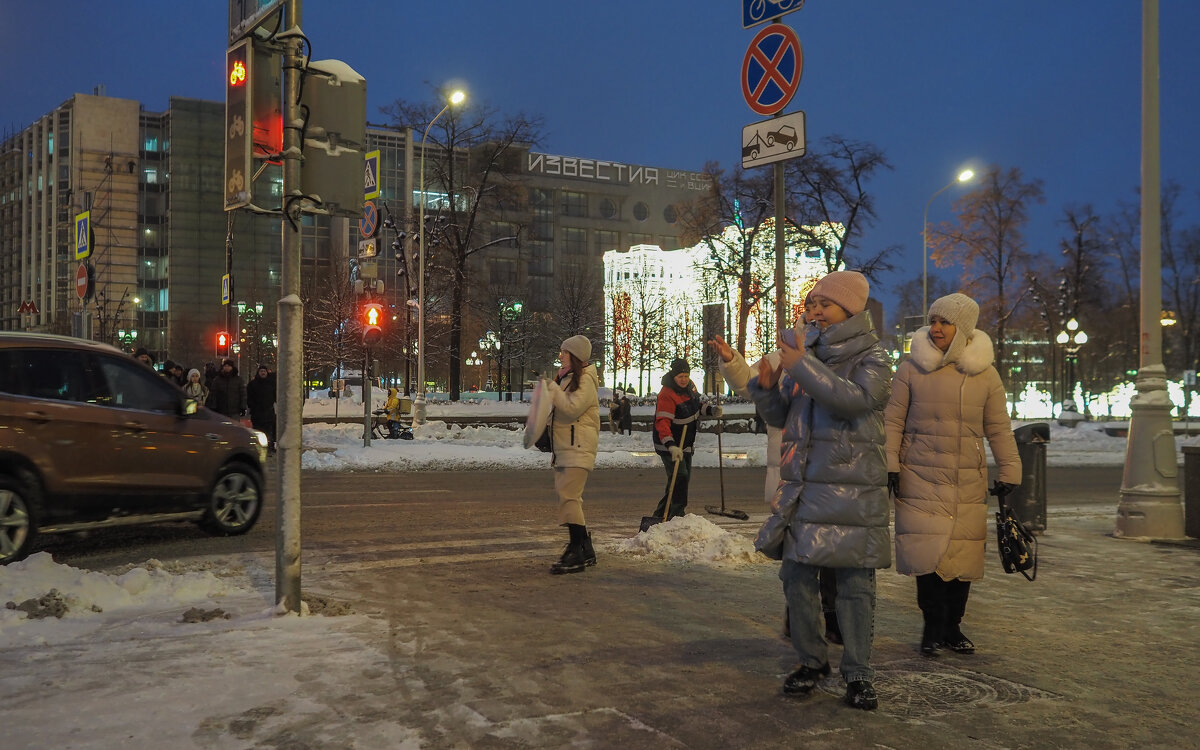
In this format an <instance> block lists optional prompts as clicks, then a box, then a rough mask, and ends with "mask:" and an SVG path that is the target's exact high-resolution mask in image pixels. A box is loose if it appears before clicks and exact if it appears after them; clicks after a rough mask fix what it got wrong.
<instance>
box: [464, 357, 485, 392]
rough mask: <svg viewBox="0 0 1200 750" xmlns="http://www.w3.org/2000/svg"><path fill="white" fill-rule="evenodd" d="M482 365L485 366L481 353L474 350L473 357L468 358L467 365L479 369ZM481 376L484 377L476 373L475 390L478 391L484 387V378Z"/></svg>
mask: <svg viewBox="0 0 1200 750" xmlns="http://www.w3.org/2000/svg"><path fill="white" fill-rule="evenodd" d="M482 364H483V360H482V359H480V358H479V352H477V351H475V350H472V351H471V356H469V357H467V361H466V365H467V366H468V367H479V366H480V365H482ZM481 375H482V374H481V373H476V377H475V388H476V389H479V388H482V387H483V383H482V380H483V378H482V376H481Z"/></svg>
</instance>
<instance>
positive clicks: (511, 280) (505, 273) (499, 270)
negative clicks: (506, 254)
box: [490, 258, 517, 286]
mask: <svg viewBox="0 0 1200 750" xmlns="http://www.w3.org/2000/svg"><path fill="white" fill-rule="evenodd" d="M490 276H491V282H492V284H495V285H500V286H503V285H511V284H516V283H517V264H516V263H514V262H513V261H511V260H504V259H503V258H497V259H495V260H493V261H492V263H491V274H490Z"/></svg>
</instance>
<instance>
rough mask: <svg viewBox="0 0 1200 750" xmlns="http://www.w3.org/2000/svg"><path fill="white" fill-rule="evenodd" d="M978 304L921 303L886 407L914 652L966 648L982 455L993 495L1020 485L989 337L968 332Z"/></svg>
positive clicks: (966, 300)
mask: <svg viewBox="0 0 1200 750" xmlns="http://www.w3.org/2000/svg"><path fill="white" fill-rule="evenodd" d="M978 320H979V305H977V304H976V303H975V301H974V300H972V299H971V298H970V297H968V296H967V295H965V294H951V295H949V296H946V297H942V298H941V299H938V300H937V301H935V302H934V303H933V304H932V305H931V306H930V307H929V325H928V326H926V327H924V328H921V329H920V330H918V331H917V332H916V333H915V334H913V339H912V351H911V353H910V355H909V356H908V358H907V359H905V360H904V361H903V362H901V363H900V367H899V368H898V369H897V371H896V377H895V379H894V380H893V381H892V395H891V399H890V400H889V401H888V405H887V409H886V410H885V412H884V426H885V429H886V432H887V462H888V486H889V488H890V489H891V490H892V494H893V495H894V496H895V504H896V570H897V571H898V572H900V573H905V574H908V575H915V576H916V577H917V605H918V606H919V607H920V608H921V613H922V615H923V616H924V620H925V628H924V631H923V633H922V636H921V653H922V654H924V655H926V656H934V655H936V653H937V651H938V650H939V649H941V648H948V649H950V650H952V651H955V652H958V653H963V654H969V653H974V651H975V644H974V643H972V642H971V641H970V639H968V638H967V637H966V636H965V635H963V633H962V630H961V628H960V623H961V622H962V618H963V615H964V613H965V612H966V608H967V597H968V596H969V594H970V591H971V581H976V580H979V579H980V578H982V577H983V553H984V543H985V538H986V534H987V514H988V508H987V475H988V464H987V455H986V454H985V452H984V447H983V441H984V439H986V440H987V441H988V444H989V446H990V447H991V449H992V456H993V457H994V459H995V461H996V467H997V469H998V475H999V476H998V482H997V485H996V488H997V491H999V492H1000V493H1007V492H1010V491H1011V490H1012V489H1014V488H1015V487H1016V485H1018V484H1019V483H1020V482H1021V458H1020V456H1019V455H1018V454H1017V443H1016V441H1015V440H1014V439H1013V433H1012V424H1011V423H1010V422H1009V419H1008V400H1007V398H1006V397H1005V392H1004V384H1003V383H1002V382H1001V381H1000V374H999V373H998V372H996V368H995V367H993V366H992V361H993V360H994V358H995V356H994V352H993V349H992V341H991V339H990V338H988V336H987V334H986V333H984V332H983V331H980V330H977V329H976V328H975V324H976V322H977V321H978Z"/></svg>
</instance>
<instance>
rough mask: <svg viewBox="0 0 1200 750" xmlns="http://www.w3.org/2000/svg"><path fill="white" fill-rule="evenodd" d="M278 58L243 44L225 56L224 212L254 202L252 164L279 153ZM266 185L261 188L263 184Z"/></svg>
mask: <svg viewBox="0 0 1200 750" xmlns="http://www.w3.org/2000/svg"><path fill="white" fill-rule="evenodd" d="M282 80H283V77H282V68H281V62H280V57H279V55H277V54H275V53H273V52H268V51H266V50H262V49H257V48H256V47H255V46H254V39H253V38H246V39H242V40H241V41H239V42H238V43H237V44H235V45H233V46H232V47H230V48H229V49H228V50H227V51H226V53H225V185H224V193H225V210H226V211H231V210H233V209H235V208H241V207H242V206H248V205H251V204H252V203H253V202H254V186H253V185H252V184H251V183H252V181H253V178H254V175H255V174H256V173H257V172H258V171H259V170H258V169H257V168H256V164H255V162H256V160H257V161H263V160H266V161H271V160H273V159H278V158H279V156H278V155H279V153H280V152H281V151H282V150H283V91H282ZM264 184H266V182H264Z"/></svg>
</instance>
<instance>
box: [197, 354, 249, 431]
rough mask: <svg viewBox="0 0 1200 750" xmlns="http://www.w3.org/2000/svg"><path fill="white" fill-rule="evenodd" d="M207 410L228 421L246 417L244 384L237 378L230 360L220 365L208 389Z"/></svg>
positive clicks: (234, 367) (236, 371)
mask: <svg viewBox="0 0 1200 750" xmlns="http://www.w3.org/2000/svg"><path fill="white" fill-rule="evenodd" d="M205 405H206V406H207V407H208V408H210V409H212V410H213V411H215V412H217V413H218V414H224V415H225V416H226V417H229V418H230V419H234V420H236V419H238V418H239V417H244V416H246V384H245V383H243V382H242V379H241V378H240V377H239V376H238V370H237V365H236V364H234V362H233V360H232V359H227V360H225V361H223V362H222V363H221V370H220V371H219V372H218V373H217V376H216V377H214V378H213V381H212V385H210V386H209V387H208V402H207V403H206V404H205Z"/></svg>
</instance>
